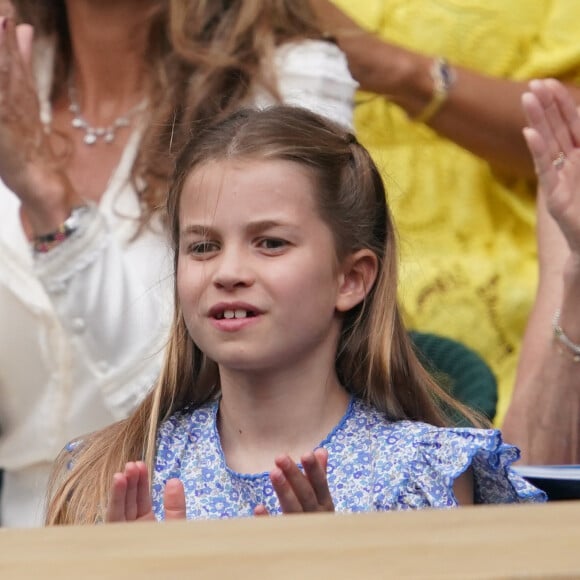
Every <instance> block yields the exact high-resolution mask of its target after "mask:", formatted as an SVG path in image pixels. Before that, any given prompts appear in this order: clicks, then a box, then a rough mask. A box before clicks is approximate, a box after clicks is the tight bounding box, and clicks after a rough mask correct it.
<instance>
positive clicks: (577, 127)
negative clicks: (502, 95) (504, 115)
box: [522, 79, 580, 256]
mask: <svg viewBox="0 0 580 580" xmlns="http://www.w3.org/2000/svg"><path fill="white" fill-rule="evenodd" d="M529 88H530V90H529V92H526V93H524V94H523V96H522V106H523V109H524V112H525V114H526V118H527V121H528V125H529V126H528V127H526V128H525V129H524V137H525V139H526V142H527V144H528V147H529V149H530V152H531V153H532V156H533V158H534V165H535V168H536V173H537V176H538V182H539V186H540V195H545V197H546V205H547V208H548V210H549V212H550V213H551V215H552V217H553V218H554V219H555V220H556V221H557V222H558V225H559V227H560V229H561V230H562V233H563V234H564V236H565V237H566V241H567V243H568V245H569V246H570V249H571V250H572V251H573V252H574V253H575V254H576V255H578V256H580V115H579V114H578V110H577V109H576V104H575V102H574V100H573V99H572V97H571V96H570V94H569V93H568V91H567V90H566V88H565V87H564V86H563V85H562V84H561V83H560V82H558V81H557V80H554V79H544V80H535V81H531V82H530V84H529Z"/></svg>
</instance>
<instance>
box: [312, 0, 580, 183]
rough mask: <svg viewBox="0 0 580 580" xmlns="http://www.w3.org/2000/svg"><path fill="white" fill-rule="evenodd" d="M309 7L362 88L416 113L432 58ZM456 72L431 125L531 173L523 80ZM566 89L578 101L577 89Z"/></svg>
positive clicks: (429, 86)
mask: <svg viewBox="0 0 580 580" xmlns="http://www.w3.org/2000/svg"><path fill="white" fill-rule="evenodd" d="M313 6H314V8H315V10H316V12H317V14H318V16H319V19H320V21H321V22H322V26H323V27H325V28H326V29H327V30H329V32H330V34H332V35H333V36H334V37H335V38H336V40H337V42H338V44H339V46H340V47H341V48H342V50H343V51H344V52H345V53H346V55H347V58H348V62H349V67H350V70H351V73H352V75H353V77H354V78H355V79H356V80H357V81H358V82H359V83H360V85H361V88H362V89H364V90H367V91H370V92H374V93H377V94H381V95H385V96H386V97H388V98H389V100H391V101H393V102H394V103H397V104H398V105H400V106H401V107H402V108H403V109H404V110H405V111H406V112H407V113H408V114H409V116H410V117H411V118H413V117H416V116H417V115H419V114H420V113H421V111H422V110H423V109H424V108H425V107H426V105H427V104H428V103H429V101H430V99H431V96H432V94H433V80H432V78H431V74H430V68H431V65H432V58H430V57H427V56H424V55H422V54H419V53H416V52H412V51H409V50H406V49H404V48H402V47H399V46H396V45H394V44H391V43H389V42H386V41H384V40H382V39H380V38H378V37H376V36H375V35H373V34H371V33H369V32H368V31H365V30H363V29H362V28H361V27H360V26H358V25H357V24H356V23H355V22H354V21H352V20H351V19H350V18H348V17H347V16H346V15H345V14H344V13H343V12H341V11H340V10H339V9H338V8H337V7H336V6H334V5H333V4H332V3H331V2H329V1H328V0H314V1H313ZM441 56H445V55H441ZM454 70H455V73H456V81H455V84H454V85H453V87H452V88H451V90H450V92H449V97H448V99H447V101H446V102H445V103H444V104H443V106H442V107H441V109H440V110H439V111H438V112H437V114H436V115H435V116H434V117H432V119H431V120H430V121H429V124H430V125H431V127H432V128H433V129H435V130H436V131H437V132H438V133H440V134H441V135H442V136H444V137H446V138H448V139H450V140H452V141H454V142H455V143H457V144H458V145H460V146H462V147H464V148H466V149H468V150H469V151H471V152H472V153H474V154H476V155H478V156H479V157H482V158H483V159H485V160H487V161H489V162H490V163H491V164H492V165H493V166H495V167H496V168H498V169H501V170H505V171H507V172H509V173H510V174H512V175H515V176H521V177H533V175H534V169H533V163H532V159H531V156H530V153H529V151H528V149H527V147H526V143H525V140H524V139H523V137H522V128H523V127H524V125H525V118H524V115H523V112H522V110H521V106H520V99H521V95H522V93H523V92H524V91H525V90H526V87H527V84H526V83H525V82H516V81H510V80H505V79H499V78H493V77H489V76H485V75H482V74H479V73H476V72H474V71H471V70H468V69H465V68H460V67H454ZM569 89H570V91H571V94H572V95H573V98H574V99H575V100H576V101H577V102H578V103H580V88H578V87H573V86H570V87H569Z"/></svg>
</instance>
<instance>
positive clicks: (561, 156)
mask: <svg viewBox="0 0 580 580" xmlns="http://www.w3.org/2000/svg"><path fill="white" fill-rule="evenodd" d="M566 159H568V157H566V153H564V151H560V152H559V153H558V155H557V156H556V159H554V161H552V165H553V166H554V167H555V168H556V169H557V170H559V169H562V167H564V163H566Z"/></svg>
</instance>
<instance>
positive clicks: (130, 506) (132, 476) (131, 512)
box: [125, 461, 140, 522]
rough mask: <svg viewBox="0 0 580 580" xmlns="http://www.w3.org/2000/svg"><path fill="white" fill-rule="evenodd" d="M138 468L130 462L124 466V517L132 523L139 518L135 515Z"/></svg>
mask: <svg viewBox="0 0 580 580" xmlns="http://www.w3.org/2000/svg"><path fill="white" fill-rule="evenodd" d="M139 477H140V474H139V468H138V467H137V464H136V463H134V462H133V461H130V462H129V463H127V464H126V465H125V478H126V480H127V490H126V493H125V517H126V519H127V521H129V522H132V521H133V520H136V519H137V518H138V517H139V514H138V513H137V490H138V487H139Z"/></svg>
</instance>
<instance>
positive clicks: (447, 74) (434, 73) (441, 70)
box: [414, 57, 456, 123]
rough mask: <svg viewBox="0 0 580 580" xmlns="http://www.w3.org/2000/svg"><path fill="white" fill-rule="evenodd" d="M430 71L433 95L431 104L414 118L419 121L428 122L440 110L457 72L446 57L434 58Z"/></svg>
mask: <svg viewBox="0 0 580 580" xmlns="http://www.w3.org/2000/svg"><path fill="white" fill-rule="evenodd" d="M429 73H430V74H431V79H432V80H433V95H432V97H431V100H430V101H429V104H428V105H427V106H426V107H425V108H424V109H423V110H422V111H421V112H420V113H419V115H417V116H416V117H415V118H414V120H415V121H417V122H418V123H427V121H429V120H430V119H431V118H432V117H433V116H434V115H435V113H437V111H439V109H440V108H441V106H442V105H443V103H444V102H445V101H446V100H447V97H448V96H449V91H450V90H451V87H452V86H453V85H454V84H455V78H456V77H455V72H454V71H453V69H452V68H451V65H450V64H449V63H448V62H447V60H446V59H444V58H441V57H438V58H436V59H434V60H433V64H432V65H431V68H430V69H429Z"/></svg>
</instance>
